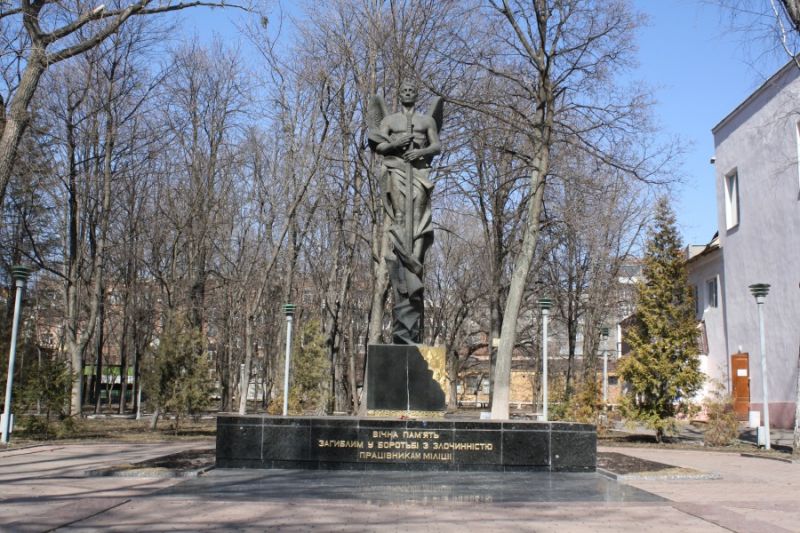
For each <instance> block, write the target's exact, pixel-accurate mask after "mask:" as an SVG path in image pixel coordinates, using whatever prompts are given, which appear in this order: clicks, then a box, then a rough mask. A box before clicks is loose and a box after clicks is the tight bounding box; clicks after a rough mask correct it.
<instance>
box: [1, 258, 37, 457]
mask: <svg viewBox="0 0 800 533" xmlns="http://www.w3.org/2000/svg"><path fill="white" fill-rule="evenodd" d="M30 275H31V269H30V268H28V267H26V266H23V265H14V266H12V267H11V277H12V278H13V279H14V282H15V285H16V287H17V296H16V300H15V302H14V322H13V323H12V326H11V347H10V348H9V351H8V379H7V380H6V398H5V404H4V405H3V418H2V420H0V425H2V426H3V427H2V438H1V439H0V440H1V441H2V443H3V444H8V436H9V434H10V433H11V389H12V386H13V384H14V360H15V359H16V357H17V333H18V332H19V314H20V309H21V308H22V291H23V289H24V288H25V282H26V281H28V277H29V276H30Z"/></svg>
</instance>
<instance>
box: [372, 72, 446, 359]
mask: <svg viewBox="0 0 800 533" xmlns="http://www.w3.org/2000/svg"><path fill="white" fill-rule="evenodd" d="M418 95H419V93H418V91H417V88H416V86H415V85H414V84H413V83H410V82H408V81H404V82H403V83H402V84H401V85H400V104H401V106H402V109H401V110H400V111H399V112H397V113H393V114H391V115H390V114H388V112H387V111H386V104H385V103H384V101H383V98H381V97H380V96H377V95H376V96H374V97H372V99H371V100H370V103H369V110H368V113H367V115H368V117H367V121H368V126H369V144H370V148H372V150H374V151H375V152H377V153H378V154H380V155H382V156H383V162H382V164H381V176H380V184H381V191H382V194H383V206H384V209H385V212H386V216H387V217H388V221H389V238H390V240H391V248H390V250H388V251H387V253H386V263H387V266H388V268H389V281H390V283H391V285H392V290H393V295H394V308H393V310H392V321H393V322H392V342H394V343H395V344H419V343H421V342H422V330H423V323H424V315H425V308H424V297H423V291H424V286H423V264H424V262H425V253H426V252H427V251H428V248H430V246H431V244H433V223H432V221H431V192H432V191H433V183H432V182H431V180H430V173H431V161H432V160H433V157H434V156H435V155H437V154H438V153H439V152H441V149H442V146H441V143H440V142H439V130H440V129H441V126H442V116H443V101H442V99H441V98H436V99H435V100H434V102H433V105H431V109H430V111H429V113H428V114H426V115H425V114H422V113H418V112H417V110H416V103H417V96H418Z"/></svg>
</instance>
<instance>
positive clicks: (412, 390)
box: [366, 344, 446, 411]
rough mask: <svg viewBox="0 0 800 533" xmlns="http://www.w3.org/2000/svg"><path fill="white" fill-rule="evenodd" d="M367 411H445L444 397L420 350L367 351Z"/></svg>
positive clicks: (373, 347)
mask: <svg viewBox="0 0 800 533" xmlns="http://www.w3.org/2000/svg"><path fill="white" fill-rule="evenodd" d="M366 381H367V410H369V411H444V410H445V408H446V404H445V393H444V390H442V386H441V385H440V384H439V383H438V382H437V381H436V380H435V379H434V378H433V370H432V369H431V368H429V366H428V362H427V361H426V360H425V358H424V357H423V355H422V353H421V352H420V349H419V347H417V346H415V345H405V344H370V345H369V346H368V347H367V379H366Z"/></svg>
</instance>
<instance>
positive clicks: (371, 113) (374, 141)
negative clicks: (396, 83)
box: [367, 94, 389, 150]
mask: <svg viewBox="0 0 800 533" xmlns="http://www.w3.org/2000/svg"><path fill="white" fill-rule="evenodd" d="M388 114H389V112H388V111H387V110H386V102H384V101H383V97H382V96H381V95H379V94H376V95H375V96H373V97H372V98H370V99H369V105H368V106H367V128H368V129H369V147H370V148H372V149H373V150H375V147H376V146H377V145H379V144H380V143H382V142H386V141H388V140H389V139H386V138H385V137H384V136H383V135H381V121H382V120H383V118H384V117H385V116H386V115H388Z"/></svg>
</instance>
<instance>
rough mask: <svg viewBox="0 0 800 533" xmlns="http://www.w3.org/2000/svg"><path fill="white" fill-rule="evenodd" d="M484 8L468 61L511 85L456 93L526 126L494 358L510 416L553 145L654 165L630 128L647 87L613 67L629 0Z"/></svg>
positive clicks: (497, 408)
mask: <svg viewBox="0 0 800 533" xmlns="http://www.w3.org/2000/svg"><path fill="white" fill-rule="evenodd" d="M478 13H480V14H481V15H483V16H486V17H490V21H489V22H487V23H486V24H485V29H484V30H483V31H484V33H485V36H486V37H485V42H486V43H487V45H486V46H483V47H480V48H479V49H478V48H477V47H476V50H475V51H474V52H470V51H469V50H467V51H466V52H462V53H463V54H464V56H462V57H463V58H464V59H462V61H465V62H468V63H471V64H476V65H478V66H479V67H480V68H481V69H482V70H483V71H484V72H486V73H487V74H488V75H491V76H496V77H500V78H503V79H504V80H506V81H508V82H509V83H510V84H512V85H513V86H514V91H513V92H511V93H509V94H507V95H506V97H505V98H504V99H503V100H500V101H491V100H488V99H484V100H482V101H479V100H477V99H476V98H474V97H472V98H468V96H469V95H467V94H465V95H464V96H463V97H462V98H459V99H458V100H457V101H458V103H460V104H461V105H464V106H467V107H470V108H473V109H475V110H478V111H481V112H483V113H484V114H486V115H487V116H488V117H491V119H493V120H496V121H498V122H500V123H503V124H506V125H508V126H509V127H513V128H515V129H517V130H518V131H520V132H521V133H522V134H523V135H524V136H525V140H526V146H525V150H524V156H525V159H526V163H527V167H528V169H529V186H528V197H527V200H526V215H525V224H524V226H523V228H522V242H521V248H520V251H519V253H518V254H517V257H516V260H515V265H514V268H513V272H512V275H511V281H510V285H509V291H508V298H507V299H506V303H505V308H504V313H503V325H502V328H501V333H500V346H499V349H498V354H497V364H496V368H495V381H494V386H495V389H494V396H493V403H492V417H493V418H496V419H503V418H507V417H508V394H509V379H510V371H511V357H512V353H513V350H514V346H515V339H516V335H517V331H516V328H517V322H518V318H519V311H520V306H521V303H522V301H523V293H524V289H525V283H526V279H527V277H528V273H529V271H530V268H531V265H532V263H533V259H534V253H535V250H536V244H537V241H538V237H539V223H540V219H541V216H542V206H543V203H542V201H543V198H544V192H545V185H546V182H547V179H548V175H549V174H550V171H551V160H552V158H553V155H554V149H555V147H556V146H557V145H558V144H559V143H567V142H568V143H571V144H574V145H575V146H577V147H578V148H580V149H581V150H584V151H586V152H588V153H591V154H593V155H594V156H595V157H598V158H599V159H600V160H602V161H607V162H608V163H610V164H614V165H616V166H620V167H624V168H625V169H626V170H627V171H629V172H631V173H632V174H635V175H639V176H640V177H642V178H644V177H646V176H647V174H649V173H650V172H651V171H652V168H653V167H652V166H649V165H647V163H651V164H652V163H653V161H652V160H651V159H649V158H648V157H647V155H644V156H642V154H643V153H644V152H642V153H638V154H637V153H636V152H635V150H634V149H632V148H631V147H632V143H633V144H636V139H635V138H633V137H629V135H628V132H631V131H643V130H644V129H645V126H646V124H645V122H646V118H645V115H646V114H645V113H643V112H644V111H645V110H646V104H647V99H646V98H645V95H644V94H642V93H640V92H636V91H632V92H629V93H627V94H625V93H622V92H620V91H616V90H615V88H616V82H615V78H614V75H615V73H616V71H617V70H618V69H621V68H623V67H625V65H626V63H627V62H628V61H629V58H630V55H631V53H632V51H633V48H632V40H631V36H632V32H633V31H634V29H635V28H636V26H637V24H638V23H639V19H638V17H637V16H635V15H634V14H633V13H632V12H631V10H630V8H629V6H628V5H627V4H626V3H625V2H612V3H604V2H592V1H589V0H536V1H533V2H530V3H526V2H518V1H509V0H504V1H503V2H491V3H490V6H489V10H487V11H482V10H480V11H478ZM478 50H479V51H478ZM622 139H627V140H628V142H624V143H623V142H621V141H622ZM623 146H625V147H626V150H625V151H626V153H623V152H622V150H621V147H623Z"/></svg>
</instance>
